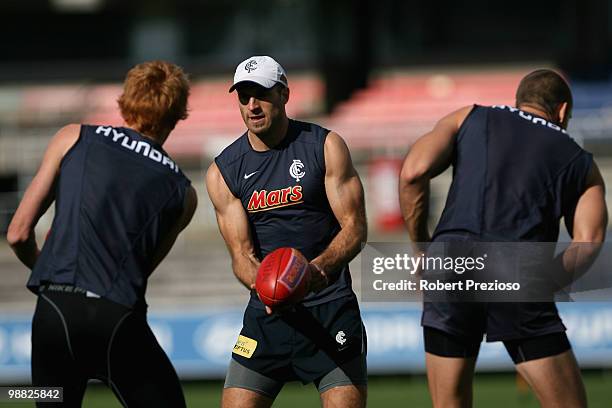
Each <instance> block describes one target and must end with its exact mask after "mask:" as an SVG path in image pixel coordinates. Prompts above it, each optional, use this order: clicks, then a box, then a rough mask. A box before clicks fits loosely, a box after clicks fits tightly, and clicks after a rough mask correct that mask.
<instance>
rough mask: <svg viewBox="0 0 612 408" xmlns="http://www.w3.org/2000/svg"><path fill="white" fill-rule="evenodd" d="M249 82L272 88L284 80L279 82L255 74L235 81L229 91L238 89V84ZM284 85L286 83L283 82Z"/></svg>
mask: <svg viewBox="0 0 612 408" xmlns="http://www.w3.org/2000/svg"><path fill="white" fill-rule="evenodd" d="M247 82H252V83H255V84H257V85H261V86H263V87H264V88H268V89H270V88H272V87H273V86H274V85H276V84H283V83H282V82H277V81H275V80H273V79H270V78H262V77H256V76H254V75H251V76H250V77H249V79H243V80H241V81H238V82H234V84H233V85H232V86H231V87H230V89H229V92H230V93H231V92H233V91H234V89H236V87H237V86H238V85H240V84H244V83H247ZM283 85H285V84H283ZM285 86H286V85H285Z"/></svg>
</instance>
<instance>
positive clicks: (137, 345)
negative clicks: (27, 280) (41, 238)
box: [32, 285, 185, 408]
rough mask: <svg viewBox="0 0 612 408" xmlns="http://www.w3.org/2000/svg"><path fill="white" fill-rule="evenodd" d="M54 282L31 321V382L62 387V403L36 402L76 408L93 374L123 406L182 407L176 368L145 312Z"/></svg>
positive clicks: (38, 303) (182, 400)
mask: <svg viewBox="0 0 612 408" xmlns="http://www.w3.org/2000/svg"><path fill="white" fill-rule="evenodd" d="M53 286H54V288H53V289H46V290H45V289H43V290H41V292H40V294H39V296H38V301H37V304H36V311H35V312H34V318H33V321H32V384H33V385H34V386H38V387H43V386H46V387H51V386H55V387H63V388H64V403H63V404H59V405H58V404H57V403H37V406H39V407H44V406H48V407H51V408H53V407H59V406H62V407H80V406H81V403H82V399H83V394H84V393H85V387H86V385H87V381H88V379H92V378H95V379H99V380H101V381H103V382H104V383H105V384H106V385H108V386H109V387H110V388H111V389H112V391H113V392H114V393H115V395H116V396H117V399H118V400H119V401H120V402H121V403H122V404H123V405H124V406H129V407H179V408H180V407H184V406H185V399H184V397H183V391H182V389H181V385H180V383H179V380H178V377H177V375H176V372H175V371H174V368H173V367H172V364H171V363H170V360H169V359H168V357H167V356H166V354H165V353H164V351H163V350H162V348H161V347H160V345H159V343H158V342H157V340H156V339H155V336H154V335H153V332H152V331H151V329H150V328H149V325H148V323H147V319H146V312H145V311H144V310H135V309H130V308H127V307H125V306H123V305H120V304H118V303H115V302H111V301H109V300H106V299H104V298H93V297H88V296H87V294H86V291H84V290H82V289H80V290H74V287H71V286H67V285H53ZM66 289H69V290H70V293H67V292H65V290H66Z"/></svg>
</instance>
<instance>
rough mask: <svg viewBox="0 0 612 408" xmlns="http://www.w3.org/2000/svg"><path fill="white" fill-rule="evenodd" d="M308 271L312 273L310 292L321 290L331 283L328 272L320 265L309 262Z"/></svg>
mask: <svg viewBox="0 0 612 408" xmlns="http://www.w3.org/2000/svg"><path fill="white" fill-rule="evenodd" d="M308 272H309V273H310V284H309V287H308V292H320V291H322V290H323V289H325V288H326V287H327V285H329V279H328V278H327V274H326V273H325V271H324V270H323V269H321V267H320V266H319V265H317V264H314V263H309V264H308Z"/></svg>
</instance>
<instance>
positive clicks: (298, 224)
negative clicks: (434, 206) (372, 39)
mask: <svg viewBox="0 0 612 408" xmlns="http://www.w3.org/2000/svg"><path fill="white" fill-rule="evenodd" d="M234 90H236V92H237V94H238V105H239V107H240V113H241V115H242V119H243V120H244V123H245V125H246V127H247V129H248V130H247V132H246V133H244V134H243V135H242V136H241V137H240V138H238V139H237V140H236V141H235V142H234V143H232V144H231V145H230V146H229V147H227V148H226V149H225V150H224V151H223V152H222V153H221V154H220V155H219V156H218V157H217V158H216V159H215V162H214V163H213V164H212V165H211V166H210V168H209V169H208V172H207V175H206V183H207V187H208V193H209V195H210V198H211V201H212V202H213V205H214V207H215V211H216V215H217V221H218V224H219V229H220V231H221V234H222V235H223V238H224V239H225V242H226V244H227V247H228V249H229V252H230V255H231V258H232V266H233V271H234V273H235V275H236V277H237V278H238V279H239V280H240V282H242V284H244V286H245V287H246V288H247V289H250V290H251V299H250V301H249V304H248V306H247V308H246V311H245V314H244V326H243V328H242V331H241V334H240V337H239V339H238V343H237V347H235V348H234V353H233V354H232V357H233V358H232V361H231V363H230V367H229V370H228V373H227V377H226V382H225V389H224V392H223V398H222V406H223V407H226V408H228V407H269V406H271V404H272V402H273V401H274V399H275V398H276V396H277V394H278V393H279V392H280V390H281V388H282V387H283V385H284V383H285V382H287V381H295V380H300V381H302V382H304V383H308V382H314V383H315V385H316V386H317V388H318V390H319V392H320V394H321V402H322V405H323V406H324V407H332V406H333V407H363V406H365V402H366V384H367V374H366V360H365V354H366V350H365V343H366V338H365V331H364V329H363V324H362V321H361V316H360V312H359V306H358V304H357V299H356V297H355V294H354V293H353V291H352V288H351V277H350V272H349V269H348V262H349V261H350V260H351V259H352V258H353V257H354V256H355V255H356V254H357V253H358V252H359V251H360V246H361V244H362V243H363V242H365V240H366V234H367V227H366V218H365V206H364V197H363V188H362V185H361V181H360V179H359V176H358V174H357V172H356V171H355V169H354V167H353V164H352V161H351V157H350V153H349V151H348V148H347V146H346V144H345V143H344V141H343V140H342V138H340V136H338V135H337V134H336V133H334V132H330V131H329V130H326V129H324V128H321V127H319V126H317V125H315V124H312V123H306V122H299V121H295V120H291V119H289V118H288V117H287V114H286V111H285V105H286V104H287V102H288V101H289V88H288V83H287V77H286V75H285V71H284V69H283V68H282V67H281V66H280V65H279V64H278V63H277V62H276V61H275V60H274V59H272V58H270V57H267V56H256V57H252V58H248V59H246V60H245V61H243V62H241V63H240V64H239V65H238V67H237V68H236V72H235V75H234V84H233V85H232V87H231V88H230V92H232V91H234ZM286 246H289V247H294V248H297V249H298V250H300V251H301V252H302V253H303V254H304V255H305V256H306V258H307V259H308V260H309V261H310V264H311V273H312V277H311V280H312V282H311V289H312V290H313V292H312V293H310V294H309V295H307V296H306V298H305V299H304V301H303V303H301V304H299V305H297V306H296V307H295V309H294V310H292V311H285V312H283V313H279V312H273V311H271V310H269V309H268V310H266V309H265V308H264V305H263V303H261V301H260V300H259V299H258V298H257V295H256V293H255V292H254V291H253V290H252V288H253V285H254V282H255V277H256V275H257V269H258V266H259V264H260V260H261V259H262V258H263V257H265V256H266V255H267V254H268V253H270V252H271V251H273V250H274V249H276V248H279V247H286Z"/></svg>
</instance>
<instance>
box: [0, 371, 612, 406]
mask: <svg viewBox="0 0 612 408" xmlns="http://www.w3.org/2000/svg"><path fill="white" fill-rule="evenodd" d="M584 381H585V384H586V387H587V394H588V398H589V407H591V408H604V407H605V408H609V407H610V406H611V405H610V404H611V402H610V401H611V400H612V372H601V371H592V372H587V373H585V374H584ZM183 387H184V390H185V396H186V398H187V406H189V407H218V406H219V401H220V397H221V387H222V383H221V382H217V381H214V382H188V383H185V384H184V385H183ZM11 406H13V407H15V408H21V407H26V406H28V404H10V405H9V404H7V403H3V402H0V408H9V407H11ZM29 406H33V404H30V405H29ZM317 406H319V396H318V394H317V392H316V391H315V388H314V386H312V385H307V386H302V385H300V384H295V383H291V384H288V385H286V386H285V388H284V389H283V390H282V391H281V394H280V395H279V397H278V398H277V400H276V403H275V404H274V407H289V408H313V407H317ZM430 406H431V402H430V400H429V395H428V392H427V383H426V380H425V377H423V376H412V377H408V376H406V377H373V378H371V379H370V385H369V397H368V407H371V408H378V407H381V408H395V407H411V408H419V407H430ZM83 407H86V408H121V405H120V404H119V403H118V402H117V401H116V399H115V397H114V395H113V394H112V393H111V392H110V390H108V389H107V388H106V387H104V386H102V385H100V384H91V385H90V386H89V387H88V389H87V392H86V394H85V399H84V401H83ZM474 407H476V408H478V407H495V408H537V407H539V405H538V403H537V401H536V399H535V397H534V396H533V394H532V393H531V392H530V391H529V390H523V391H519V389H518V388H517V385H516V377H515V376H514V374H478V375H477V376H476V378H475V380H474Z"/></svg>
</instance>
